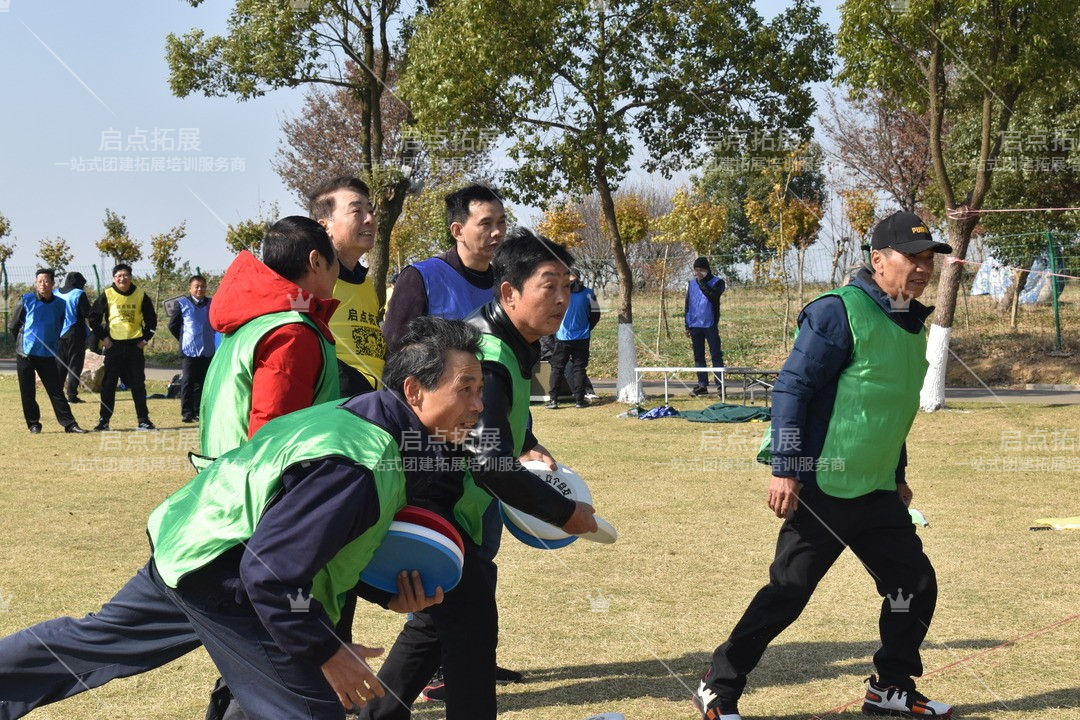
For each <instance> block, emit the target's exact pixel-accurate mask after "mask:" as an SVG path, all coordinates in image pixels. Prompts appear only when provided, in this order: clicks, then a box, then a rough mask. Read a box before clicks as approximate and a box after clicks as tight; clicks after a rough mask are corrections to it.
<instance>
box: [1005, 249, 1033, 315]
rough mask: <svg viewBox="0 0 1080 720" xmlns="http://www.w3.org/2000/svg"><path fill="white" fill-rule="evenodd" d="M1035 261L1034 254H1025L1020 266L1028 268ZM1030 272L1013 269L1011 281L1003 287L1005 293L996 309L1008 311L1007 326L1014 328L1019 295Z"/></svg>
mask: <svg viewBox="0 0 1080 720" xmlns="http://www.w3.org/2000/svg"><path fill="white" fill-rule="evenodd" d="M1034 262H1035V255H1034V254H1030V255H1025V256H1024V257H1022V258H1021V259H1020V267H1021V268H1030V267H1031V265H1032V264H1033V263H1034ZM1029 275H1030V273H1029V272H1028V271H1027V270H1026V269H1025V270H1013V281H1012V284H1011V285H1009V287H1007V288H1005V294H1004V295H1002V296H1001V300H1000V302H998V310H1000V311H1001V312H1006V311H1008V313H1009V326H1010V327H1011V328H1012V329H1013V330H1015V329H1016V315H1017V310H1018V307H1017V306H1018V305H1019V303H1020V295H1021V293H1023V292H1024V286H1025V285H1027V281H1028V276H1029Z"/></svg>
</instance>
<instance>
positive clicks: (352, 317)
mask: <svg viewBox="0 0 1080 720" xmlns="http://www.w3.org/2000/svg"><path fill="white" fill-rule="evenodd" d="M334 297H335V298H337V299H338V300H340V301H341V305H340V306H339V307H338V309H337V310H335V311H334V315H333V317H331V318H330V332H332V333H333V334H334V341H335V342H336V343H337V356H338V360H340V361H342V362H343V363H345V364H346V365H348V366H349V367H352V368H354V369H356V370H357V371H359V372H360V373H361V374H362V375H363V376H364V377H366V378H367V379H368V382H370V383H371V386H372V387H374V388H376V389H378V388H379V387H380V386H381V385H382V371H383V365H385V364H386V360H385V358H386V340H384V339H383V335H382V330H380V329H379V302H378V299H377V298H376V296H375V287H374V286H373V285H372V284H371V283H369V282H366V281H365V282H363V283H360V284H359V285H357V284H356V283H351V282H348V281H347V280H344V279H342V278H338V280H337V282H336V283H334Z"/></svg>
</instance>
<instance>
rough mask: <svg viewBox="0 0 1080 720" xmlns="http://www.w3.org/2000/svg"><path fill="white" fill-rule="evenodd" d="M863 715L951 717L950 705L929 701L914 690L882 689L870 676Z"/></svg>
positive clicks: (893, 686)
mask: <svg viewBox="0 0 1080 720" xmlns="http://www.w3.org/2000/svg"><path fill="white" fill-rule="evenodd" d="M862 711H863V715H888V716H892V717H908V718H947V717H952V714H953V707H952V705H946V704H945V703H943V702H937V701H936V700H931V699H930V698H928V697H926V696H925V695H923V694H922V693H920V692H919V691H917V690H915V689H911V690H902V689H900V688H898V687H896V686H895V685H890V686H888V687H882V686H881V685H878V679H877V678H876V677H875V676H873V675H871V676H870V677H868V678H867V679H866V697H865V698H863V706H862Z"/></svg>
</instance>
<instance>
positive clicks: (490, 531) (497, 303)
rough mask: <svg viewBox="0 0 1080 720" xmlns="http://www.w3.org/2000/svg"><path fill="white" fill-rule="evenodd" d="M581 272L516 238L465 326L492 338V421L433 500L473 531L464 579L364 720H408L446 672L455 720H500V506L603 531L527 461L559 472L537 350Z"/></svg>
mask: <svg viewBox="0 0 1080 720" xmlns="http://www.w3.org/2000/svg"><path fill="white" fill-rule="evenodd" d="M572 263H573V257H572V256H571V255H570V253H569V252H567V251H566V249H565V248H564V247H563V246H561V245H559V244H557V243H554V242H551V241H550V240H548V239H546V238H542V237H540V236H537V235H536V234H534V233H533V232H532V231H531V230H528V229H526V228H518V229H516V230H514V231H513V232H511V233H510V234H509V236H508V237H507V239H506V240H505V242H503V243H502V244H501V245H500V246H499V249H498V250H496V251H495V254H494V256H493V257H492V260H491V265H492V271H493V278H494V282H495V288H496V296H495V299H494V300H492V301H491V302H489V303H488V304H486V305H484V306H482V307H480V308H479V309H478V310H476V311H475V312H474V313H472V314H471V315H470V316H469V317H468V318H466V322H468V323H470V324H471V325H473V326H474V327H476V328H477V329H479V330H480V332H481V333H482V337H481V349H482V355H481V360H482V363H481V365H482V368H483V375H484V389H483V396H484V409H483V412H481V413H480V418H479V419H478V421H477V424H476V428H475V430H474V441H473V442H472V443H471V444H470V445H468V446H467V449H468V450H469V452H470V453H471V457H470V461H469V468H470V476H468V477H466V478H465V482H464V483H463V484H462V485H460V486H457V487H443V488H435V487H432V488H431V493H430V494H431V495H433V496H434V497H433V498H430V502H432V503H433V504H434V506H435V507H439V508H441V509H443V512H448V514H451V515H452V516H453V517H454V519H455V522H457V523H458V525H459V526H460V527H461V529H462V530H463V531H464V532H463V533H462V539H463V540H464V542H465V567H464V571H463V574H462V579H461V582H460V583H459V584H458V586H457V587H456V588H454V590H453V591H451V592H450V593H448V594H447V596H446V602H445V603H443V605H440V606H439V607H437V608H432V609H431V611H424V612H418V613H414V614H413V616H412V619H410V620H409V621H408V622H407V623H406V624H405V627H404V628H403V629H402V631H401V633H400V634H399V635H398V638H397V640H396V641H395V642H394V646H393V648H391V650H390V653H389V655H387V658H386V662H385V663H383V666H382V667H381V668H380V669H379V679H380V681H381V682H382V683H383V684H384V685H385V686H386V688H387V690H388V693H387V697H383V698H378V699H377V700H375V701H374V702H372V703H370V704H369V705H368V706H367V707H365V708H364V710H363V711H362V712H361V718H363V719H364V720H376V719H377V720H406V719H407V718H409V717H410V708H409V707H408V706H410V705H411V704H412V702H413V701H414V699H415V698H416V697H417V695H418V694H419V693H420V691H421V689H423V688H424V685H425V683H426V682H427V680H428V679H429V678H431V676H432V673H433V672H434V671H435V670H436V668H438V667H439V665H440V662H441V664H442V667H443V672H444V675H445V680H446V685H445V688H446V698H445V699H446V718H447V720H495V717H496V715H497V703H496V697H495V650H496V646H497V644H498V632H499V617H498V609H497V607H496V603H495V590H496V580H497V573H496V566H495V562H494V559H495V555H496V553H497V552H498V550H499V544H500V541H501V538H502V520H501V519H500V515H499V508H498V503H497V502H492V499H493V498H494V499H496V500H501V501H502V502H505V503H506V504H508V505H511V506H513V507H515V508H518V509H520V510H521V511H523V512H525V513H528V514H530V515H533V516H535V517H538V518H540V519H542V520H545V521H546V522H549V523H551V524H553V525H556V526H559V527H561V528H562V529H563V530H564V531H565V532H567V533H570V534H575V535H578V534H582V533H587V532H592V531H594V530H595V529H596V520H595V518H594V517H593V508H592V506H591V505H589V504H587V503H582V502H575V501H573V500H570V499H569V498H566V497H564V496H563V495H562V494H561V493H560V492H558V491H556V490H554V489H553V488H552V487H551V486H550V485H548V484H547V483H546V482H544V481H543V480H542V479H540V478H539V477H537V476H536V475H534V474H533V473H531V472H529V471H528V470H526V469H525V468H523V467H522V466H521V464H520V462H519V461H518V459H519V458H522V459H542V460H543V461H544V462H546V463H547V464H548V466H549V467H551V468H552V469H554V468H555V461H554V459H553V458H552V457H551V454H550V453H549V452H548V451H547V450H546V449H545V448H544V447H543V446H541V445H540V444H539V443H538V442H537V440H536V438H535V436H533V434H532V431H531V429H530V427H529V396H530V386H531V383H532V369H533V367H534V366H535V365H536V359H537V356H538V355H539V342H538V341H539V340H540V338H541V337H544V336H545V335H550V334H551V333H553V332H555V330H557V329H558V327H559V323H560V322H561V321H562V317H563V314H564V313H565V312H566V305H567V302H568V299H569V295H570V276H569V273H568V270H567V268H568V267H569V266H570V265H571V264H572ZM391 357H392V358H393V357H396V355H391ZM391 693H392V695H393V696H394V697H396V698H400V700H401V702H398V701H397V700H395V699H393V698H392V697H390V695H391ZM402 703H404V704H402Z"/></svg>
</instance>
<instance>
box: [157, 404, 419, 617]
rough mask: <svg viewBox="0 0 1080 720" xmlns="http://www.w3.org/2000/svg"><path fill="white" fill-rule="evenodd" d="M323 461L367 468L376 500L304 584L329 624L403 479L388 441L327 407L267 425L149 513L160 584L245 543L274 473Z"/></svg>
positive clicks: (396, 503)
mask: <svg viewBox="0 0 1080 720" xmlns="http://www.w3.org/2000/svg"><path fill="white" fill-rule="evenodd" d="M327 457H344V458H348V459H349V460H352V461H355V462H357V463H359V464H360V465H363V466H364V467H365V468H367V469H368V470H370V471H371V472H372V474H373V475H374V476H375V488H376V491H377V492H378V496H379V521H378V522H377V523H376V524H375V525H374V526H373V527H370V528H368V529H367V530H366V531H365V532H364V533H363V534H362V535H361V536H360V537H358V538H356V539H355V540H353V541H352V542H350V543H349V544H348V545H346V546H345V547H344V548H342V549H341V550H340V551H339V552H338V553H337V554H336V555H335V556H334V557H333V558H331V560H330V562H328V563H327V564H326V566H325V567H324V568H322V569H321V570H319V572H318V573H317V574H316V575H315V578H314V581H313V582H312V586H311V595H312V597H314V598H316V599H317V600H318V601H319V602H320V603H321V604H322V606H323V608H324V609H325V610H326V614H327V615H329V616H330V619H331V620H332V621H333V622H335V623H336V622H337V621H338V618H339V617H340V616H341V608H342V605H343V603H344V599H345V594H346V592H347V591H348V590H350V589H351V588H352V587H354V586H355V585H356V583H357V581H358V580H359V578H360V572H361V571H362V570H363V569H364V567H365V566H366V565H367V564H368V562H369V561H370V560H371V556H372V554H374V552H375V549H376V548H378V547H379V545H380V544H381V543H382V541H383V538H385V537H386V533H387V531H388V530H389V529H390V521H391V520H393V519H394V514H395V513H397V511H398V510H400V509H401V508H402V507H404V506H405V475H404V473H403V472H402V462H401V453H400V452H399V450H398V444H397V442H395V441H394V438H393V437H392V436H391V435H390V434H389V433H387V432H386V431H385V430H383V429H382V428H379V427H378V426H376V425H373V424H371V423H369V422H367V421H366V420H364V419H363V418H360V417H357V416H356V415H355V414H353V413H352V412H350V411H348V410H344V409H341V408H340V407H338V406H337V405H335V404H333V403H324V404H323V405H320V406H316V407H310V408H306V409H304V410H298V411H297V412H294V413H290V414H288V415H285V416H282V417H280V418H276V419H274V420H272V421H270V422H269V423H267V424H266V425H265V426H264V428H263V429H260V431H259V433H258V434H257V436H256V437H255V438H253V439H252V441H251V442H248V443H244V444H243V445H241V446H240V447H237V448H235V449H233V450H230V451H229V452H227V453H225V454H224V455H222V456H221V457H220V458H218V460H217V461H216V462H214V463H213V464H212V465H210V466H209V467H208V468H207V469H206V470H203V471H202V472H200V473H199V474H198V475H196V476H195V477H194V478H193V479H192V480H191V481H190V482H188V484H187V485H185V486H183V487H182V488H180V489H179V490H177V491H176V492H174V493H173V494H172V495H170V496H169V497H168V498H166V499H165V502H163V503H161V505H158V506H157V508H155V509H154V511H153V512H152V513H151V514H150V520H149V521H148V522H147V526H146V531H147V534H148V535H149V536H150V544H151V546H152V547H153V552H154V564H155V565H156V566H157V569H158V572H159V573H160V574H161V578H162V580H164V581H165V584H166V585H168V586H169V587H172V588H175V587H176V586H177V583H179V581H180V579H181V578H183V577H184V576H185V575H187V574H188V573H190V572H193V571H195V570H198V569H199V568H201V567H204V566H206V565H207V564H208V563H210V562H212V561H213V560H214V559H215V558H217V557H219V556H220V555H221V554H222V553H224V552H226V551H227V550H229V549H231V548H233V547H235V546H236V545H238V544H240V543H242V542H246V541H247V540H248V539H250V538H251V536H252V534H253V533H254V532H255V528H256V527H257V526H258V524H259V520H260V518H262V515H263V513H264V512H265V511H266V508H267V507H268V506H269V505H270V503H271V502H272V501H273V500H274V498H276V497H277V495H278V493H280V492H281V476H282V474H284V472H285V471H286V470H287V469H288V468H289V467H291V466H293V465H295V464H297V463H301V462H305V461H313V460H319V459H322V458H327ZM282 600H283V601H284V598H283V599H282Z"/></svg>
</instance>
